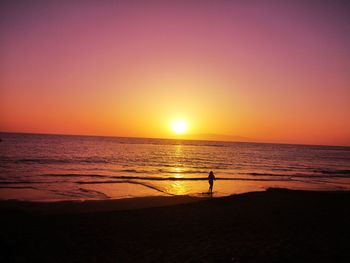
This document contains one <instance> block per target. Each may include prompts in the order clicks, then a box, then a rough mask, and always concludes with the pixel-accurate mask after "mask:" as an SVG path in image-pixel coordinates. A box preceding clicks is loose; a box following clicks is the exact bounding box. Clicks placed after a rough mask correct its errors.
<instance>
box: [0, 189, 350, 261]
mask: <svg viewBox="0 0 350 263" xmlns="http://www.w3.org/2000/svg"><path fill="white" fill-rule="evenodd" d="M349 201H350V192H348V191H346V192H345V191H344V192H342V191H339V192H312V191H295V190H286V189H269V190H268V191H264V192H252V193H246V194H240V195H233V196H229V197H221V198H209V199H208V198H206V199H199V198H193V197H186V196H182V197H181V196H180V197H146V198H136V199H134V198H133V199H124V200H115V201H113V200H110V201H87V202H74V203H72V202H56V203H30V202H17V201H2V202H0V210H1V215H2V216H1V226H2V230H1V239H0V240H1V243H0V246H1V248H2V253H1V255H0V260H1V262H349V260H350V245H349V244H350V243H349V240H350V225H349V222H350V206H349Z"/></svg>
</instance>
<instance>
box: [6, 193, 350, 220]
mask: <svg viewBox="0 0 350 263" xmlns="http://www.w3.org/2000/svg"><path fill="white" fill-rule="evenodd" d="M261 192H275V193H276V192H277V193H278V192H282V193H283V192H294V193H329V194H336V193H345V194H349V195H350V190H347V189H344V190H311V189H310V190H298V189H289V188H276V187H270V188H267V189H264V190H260V191H250V192H243V193H237V194H231V195H227V196H212V197H210V196H209V195H206V196H203V197H198V196H192V195H172V196H162V195H159V196H143V197H128V198H117V199H104V200H100V199H96V200H91V199H87V200H54V201H52V200H49V201H36V200H35V201H31V200H29V201H28V200H16V199H8V200H0V212H21V213H22V212H23V213H30V214H39V215H50V214H82V213H99V212H113V211H126V210H139V209H147V208H157V207H170V206H175V205H186V204H190V203H197V202H203V201H210V200H212V201H213V200H216V201H218V202H225V200H226V199H234V198H240V197H242V196H250V195H254V194H256V193H261ZM232 201H234V200H232Z"/></svg>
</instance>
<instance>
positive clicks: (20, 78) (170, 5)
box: [0, 0, 350, 146]
mask: <svg viewBox="0 0 350 263" xmlns="http://www.w3.org/2000/svg"><path fill="white" fill-rule="evenodd" d="M349 14H350V4H348V3H347V2H346V1H272V0H271V1H224V0H222V1H221V0H218V1H204V0H203V1H194V0H188V1H182V0H178V1H167V0H164V1H156V0H150V1H133V0H131V1H111V0H101V1H76V0H72V1H64V0H63V1H35V0H34V1H17V0H14V1H1V4H0V131H8V132H35V133H56V134H89V135H107V136H131V137H152V138H178V137H179V135H176V134H174V132H172V131H171V129H170V126H171V122H172V121H174V120H185V121H186V122H187V125H188V130H187V133H185V134H183V135H181V138H184V139H186V138H190V139H203V138H204V139H205V138H206V137H208V136H210V138H211V139H212V138H214V139H222V138H226V139H227V138H232V139H235V138H243V139H244V140H252V141H259V142H278V143H298V144H325V145H348V146H350V118H349V116H350V74H349V73H350V33H349V32H350V15H349Z"/></svg>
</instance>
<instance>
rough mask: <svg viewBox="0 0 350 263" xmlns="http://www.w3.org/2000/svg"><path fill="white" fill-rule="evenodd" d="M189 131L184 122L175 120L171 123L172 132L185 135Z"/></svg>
mask: <svg viewBox="0 0 350 263" xmlns="http://www.w3.org/2000/svg"><path fill="white" fill-rule="evenodd" d="M187 129H188V125H187V122H186V121H184V120H175V121H173V122H172V123H171V130H172V131H173V132H174V133H176V134H184V133H185V132H186V131H187Z"/></svg>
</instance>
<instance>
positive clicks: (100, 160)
mask: <svg viewBox="0 0 350 263" xmlns="http://www.w3.org/2000/svg"><path fill="white" fill-rule="evenodd" d="M12 162H14V163H17V164H20V163H28V164H33V163H34V164H77V163H98V164H101V163H102V164H106V163H110V161H108V160H106V159H103V158H94V157H92V158H87V159H45V158H26V159H17V160H12Z"/></svg>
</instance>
